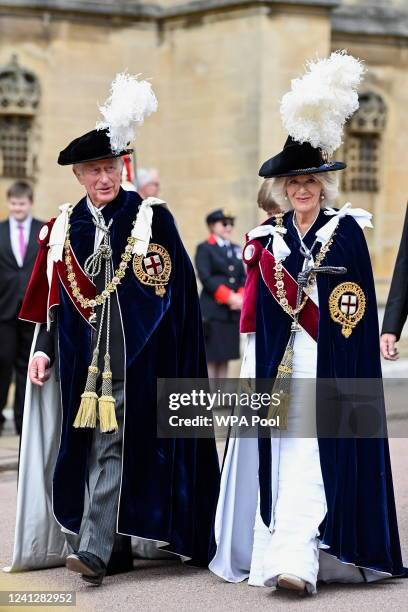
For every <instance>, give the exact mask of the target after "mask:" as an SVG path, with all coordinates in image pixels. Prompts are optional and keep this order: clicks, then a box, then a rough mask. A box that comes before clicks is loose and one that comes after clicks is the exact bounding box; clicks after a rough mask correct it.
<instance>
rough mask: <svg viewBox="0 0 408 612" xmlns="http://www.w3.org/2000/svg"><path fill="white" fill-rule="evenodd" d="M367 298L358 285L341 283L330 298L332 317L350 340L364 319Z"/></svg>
mask: <svg viewBox="0 0 408 612" xmlns="http://www.w3.org/2000/svg"><path fill="white" fill-rule="evenodd" d="M365 307H366V298H365V295H364V292H363V290H362V289H361V287H359V285H357V283H350V282H347V283H341V284H340V285H337V287H335V288H334V289H333V291H332V292H331V294H330V297H329V310H330V316H331V318H332V319H333V321H335V322H336V323H338V324H339V325H341V333H342V334H343V336H345V337H346V338H349V337H350V336H351V334H352V331H353V329H354V328H355V326H356V325H357V323H358V322H359V321H361V319H362V318H363V315H364V312H365Z"/></svg>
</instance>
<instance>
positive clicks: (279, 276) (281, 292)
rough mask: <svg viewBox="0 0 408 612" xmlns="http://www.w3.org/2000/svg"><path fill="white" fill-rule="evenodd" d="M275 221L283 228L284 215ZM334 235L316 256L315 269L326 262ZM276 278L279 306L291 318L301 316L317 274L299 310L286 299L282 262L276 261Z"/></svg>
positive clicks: (310, 282) (311, 277)
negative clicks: (300, 313)
mask: <svg viewBox="0 0 408 612" xmlns="http://www.w3.org/2000/svg"><path fill="white" fill-rule="evenodd" d="M275 219H276V226H277V227H283V213H279V214H277V215H275ZM334 234H335V232H333V234H332V237H331V238H330V240H328V241H327V242H326V243H325V244H322V246H321V247H320V250H319V252H318V254H317V255H316V258H315V263H314V267H316V268H318V267H320V266H321V264H322V261H323V260H324V258H325V257H326V254H327V252H328V250H329V249H330V247H331V245H332V243H333V238H334ZM274 271H275V272H274V277H275V281H276V282H275V287H276V289H277V291H276V295H277V298H278V301H279V304H280V305H281V306H282V308H283V310H284V311H285V312H286V313H287V314H288V315H289V316H291V317H293V318H294V317H295V316H296V315H297V314H299V312H300V311H301V310H302V309H303V308H304V306H305V304H306V302H307V300H308V298H309V296H310V294H311V293H312V291H313V286H314V284H315V282H316V274H311V275H310V276H309V278H308V281H307V285H306V287H305V288H304V289H303V291H304V293H305V294H306V295H305V296H304V297H303V299H302V301H301V303H300V304H299V306H297V308H292V306H291V305H290V304H289V302H288V299H287V297H286V289H285V276H284V273H283V264H282V262H281V261H276V260H275V266H274Z"/></svg>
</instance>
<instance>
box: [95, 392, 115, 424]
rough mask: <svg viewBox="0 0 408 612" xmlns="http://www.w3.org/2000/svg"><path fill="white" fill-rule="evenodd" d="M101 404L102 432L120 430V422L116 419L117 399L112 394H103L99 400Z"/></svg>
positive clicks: (100, 420) (100, 422)
mask: <svg viewBox="0 0 408 612" xmlns="http://www.w3.org/2000/svg"><path fill="white" fill-rule="evenodd" d="M98 404H99V426H100V428H101V432H102V433H107V432H110V431H115V432H116V431H118V429H119V427H118V422H117V420H116V412H115V405H116V400H115V398H114V397H113V396H112V395H101V397H100V398H99V401H98Z"/></svg>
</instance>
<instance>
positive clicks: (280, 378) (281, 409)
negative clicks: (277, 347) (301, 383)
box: [268, 338, 294, 429]
mask: <svg viewBox="0 0 408 612" xmlns="http://www.w3.org/2000/svg"><path fill="white" fill-rule="evenodd" d="M291 340H292V338H291V339H290V340H289V342H288V345H287V347H286V349H285V352H284V354H283V357H282V361H281V363H280V364H279V366H278V372H277V374H276V378H275V383H274V385H273V389H272V394H275V393H276V394H278V395H279V398H280V401H279V404H277V405H276V406H275V405H273V404H272V402H271V404H270V406H269V411H268V419H277V418H278V417H279V424H278V425H277V428H278V429H287V428H288V413H289V403H290V387H291V380H292V372H293V355H294V351H293V342H292V341H291Z"/></svg>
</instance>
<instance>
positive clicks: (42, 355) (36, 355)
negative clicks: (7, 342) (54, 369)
mask: <svg viewBox="0 0 408 612" xmlns="http://www.w3.org/2000/svg"><path fill="white" fill-rule="evenodd" d="M34 357H45V358H46V359H48V365H50V363H51V359H50V358H49V357H48V355H47V353H44V351H35V353H34V355H33V356H32V359H34Z"/></svg>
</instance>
